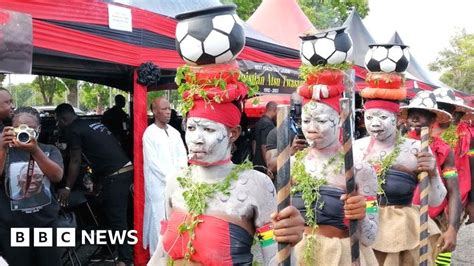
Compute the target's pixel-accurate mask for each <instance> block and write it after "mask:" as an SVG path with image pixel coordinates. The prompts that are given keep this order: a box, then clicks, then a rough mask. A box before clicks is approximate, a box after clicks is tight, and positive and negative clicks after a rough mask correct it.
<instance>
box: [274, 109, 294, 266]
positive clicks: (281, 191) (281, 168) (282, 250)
mask: <svg viewBox="0 0 474 266" xmlns="http://www.w3.org/2000/svg"><path fill="white" fill-rule="evenodd" d="M289 115H290V107H289V106H281V107H278V113H277V133H278V140H277V151H278V157H277V202H278V211H282V210H283V209H284V208H286V207H288V206H289V205H290V190H291V183H290V147H291V146H290V145H291V141H290V135H289V130H290V127H289V125H288V121H289V119H288V117H289ZM277 259H278V265H280V266H290V265H291V246H290V245H289V244H287V243H278V254H277Z"/></svg>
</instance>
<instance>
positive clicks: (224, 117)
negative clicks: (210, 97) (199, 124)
mask: <svg viewBox="0 0 474 266" xmlns="http://www.w3.org/2000/svg"><path fill="white" fill-rule="evenodd" d="M240 116H241V112H240V110H239V108H237V106H235V104H233V103H231V102H230V103H219V104H217V103H214V102H213V103H210V104H206V103H205V102H204V101H194V106H193V109H191V110H190V111H189V113H188V117H199V118H205V119H209V120H212V121H215V122H218V123H221V124H224V125H225V126H228V127H236V126H238V125H239V124H240Z"/></svg>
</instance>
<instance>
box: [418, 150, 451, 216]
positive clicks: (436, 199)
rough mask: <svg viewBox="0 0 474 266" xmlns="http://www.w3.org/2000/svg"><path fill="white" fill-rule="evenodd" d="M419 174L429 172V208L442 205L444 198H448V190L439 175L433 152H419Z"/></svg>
mask: <svg viewBox="0 0 474 266" xmlns="http://www.w3.org/2000/svg"><path fill="white" fill-rule="evenodd" d="M416 157H417V172H419V173H420V172H423V171H426V172H428V176H429V181H430V186H429V194H428V205H429V206H434V207H436V206H438V205H440V204H441V203H442V202H443V200H444V198H445V197H446V194H447V190H446V187H445V186H444V184H443V182H442V181H441V177H440V176H439V173H438V168H437V167H436V159H435V157H434V155H433V153H432V152H431V149H430V150H429V152H419V153H418V154H417V156H416Z"/></svg>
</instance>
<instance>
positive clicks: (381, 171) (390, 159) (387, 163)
mask: <svg viewBox="0 0 474 266" xmlns="http://www.w3.org/2000/svg"><path fill="white" fill-rule="evenodd" d="M403 141H404V138H403V137H402V136H401V134H397V140H396V142H395V147H394V148H393V151H392V152H391V153H390V154H388V155H387V156H385V157H384V158H383V159H382V160H377V161H374V160H371V161H369V163H370V164H371V165H373V166H374V167H375V170H376V172H377V194H379V195H384V194H385V192H384V190H383V188H382V186H383V185H384V184H385V182H386V180H385V177H386V175H387V172H388V170H389V169H390V168H391V167H392V165H393V163H395V161H396V160H397V158H398V156H399V155H400V151H401V149H400V146H401V144H402V143H403Z"/></svg>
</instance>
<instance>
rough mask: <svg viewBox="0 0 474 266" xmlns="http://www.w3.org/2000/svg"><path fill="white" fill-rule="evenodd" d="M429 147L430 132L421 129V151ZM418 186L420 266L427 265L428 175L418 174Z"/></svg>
mask: <svg viewBox="0 0 474 266" xmlns="http://www.w3.org/2000/svg"><path fill="white" fill-rule="evenodd" d="M429 145H430V131H429V128H428V127H422V128H421V151H422V152H428V148H429ZM418 180H419V184H420V191H421V193H420V266H427V265H428V257H429V254H428V236H429V233H428V194H429V193H428V192H429V187H430V182H429V178H428V173H427V172H426V171H425V172H421V173H419V174H418Z"/></svg>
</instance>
